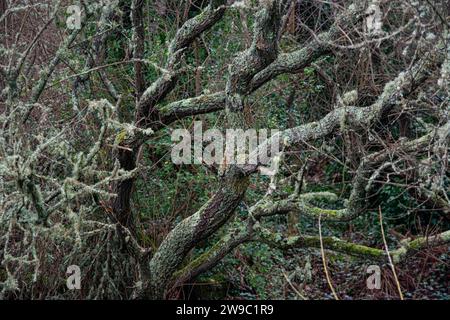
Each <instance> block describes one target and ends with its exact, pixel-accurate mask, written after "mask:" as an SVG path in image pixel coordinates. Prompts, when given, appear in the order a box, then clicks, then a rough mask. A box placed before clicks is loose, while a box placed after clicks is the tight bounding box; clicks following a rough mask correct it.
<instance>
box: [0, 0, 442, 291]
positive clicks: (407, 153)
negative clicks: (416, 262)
mask: <svg viewBox="0 0 450 320" xmlns="http://www.w3.org/2000/svg"><path fill="white" fill-rule="evenodd" d="M70 5H73V3H70V2H69V1H63V0H58V1H46V0H41V1H39V0H36V1H21V0H18V1H10V0H6V1H3V2H2V7H0V22H1V26H0V29H1V35H0V39H1V42H0V53H1V57H0V89H1V92H0V126H1V128H0V131H1V134H0V262H1V264H0V297H1V298H34V299H51V298H64V299H99V298H120V299H132V298H179V297H184V295H183V294H185V291H186V287H187V286H186V284H195V282H196V279H199V278H201V277H206V278H209V279H214V277H215V273H221V272H222V277H221V281H223V282H228V283H230V282H232V278H233V277H238V276H237V275H236V272H237V273H239V272H243V271H242V270H241V269H239V268H238V267H235V266H234V265H233V263H235V261H233V259H234V258H236V259H241V260H243V261H244V262H245V261H246V259H247V258H245V259H244V258H242V255H244V253H242V252H241V253H240V251H239V250H243V251H247V252H250V254H248V256H249V257H248V259H253V258H255V261H257V262H252V263H255V264H258V259H257V257H258V255H261V254H262V253H261V249H260V246H264V248H271V249H270V250H273V252H277V253H279V256H280V257H281V256H282V257H283V258H280V259H279V260H278V261H277V262H276V265H275V266H273V265H272V266H271V267H270V268H272V270H284V269H289V268H290V267H289V263H290V262H289V260H290V258H289V257H290V256H289V255H294V256H296V258H292V259H297V258H298V257H308V260H307V261H308V262H307V263H310V262H309V261H310V257H311V255H313V254H312V253H311V252H312V251H313V252H316V253H320V258H321V259H322V260H323V264H324V265H325V270H326V265H327V263H326V256H328V255H331V256H333V255H334V254H335V253H340V254H343V255H344V256H345V257H344V256H340V255H339V256H336V257H337V258H336V259H338V260H344V261H346V263H347V264H350V265H351V264H353V263H355V261H370V263H371V264H379V265H388V266H389V268H390V270H395V265H397V264H399V263H403V262H404V261H412V259H414V255H415V254H416V253H417V252H426V251H427V250H433V249H432V247H434V248H435V247H438V248H440V249H438V250H441V252H444V255H445V254H446V253H448V243H449V242H450V231H449V227H450V224H449V218H450V200H449V197H450V191H449V190H450V188H449V186H450V176H449V168H448V164H449V140H450V139H449V135H450V114H449V112H450V104H449V102H450V96H449V82H450V46H449V41H450V33H449V23H450V18H449V11H450V7H449V6H450V4H449V3H448V1H445V0H439V1H436V0H434V1H429V0H394V1H393V0H367V1H359V0H358V1H351V0H339V1H333V2H324V1H316V0H307V1H295V0H265V1H262V0H260V1H256V0H255V1H251V0H243V1H231V0H230V1H226V0H208V1H207V0H197V1H191V0H189V1H181V2H179V1H170V0H129V1H126V0H121V1H118V0H117V1H115V0H109V1H103V2H101V3H97V2H96V1H79V2H77V4H76V5H77V6H78V8H79V9H80V12H81V13H82V16H81V20H80V22H81V24H80V27H79V28H68V26H67V21H68V20H67V18H68V13H67V11H66V9H67V7H68V6H70ZM194 120H201V121H202V123H203V125H204V126H205V127H208V128H218V129H220V130H224V129H227V128H234V129H248V128H274V129H279V130H280V131H279V132H278V133H277V134H275V135H273V136H271V137H269V138H268V140H267V141H265V142H264V143H265V144H270V143H271V142H273V141H275V140H277V141H278V142H279V143H280V145H281V146H282V151H281V152H280V153H278V154H276V155H273V159H272V162H273V164H272V167H273V168H275V170H274V172H272V173H271V174H270V176H268V177H267V176H264V175H260V174H259V172H260V171H261V170H262V169H261V167H260V165H259V164H254V165H238V164H230V163H227V162H226V161H224V162H223V163H222V164H221V165H217V166H215V165H206V164H205V165H202V166H199V165H175V164H173V163H172V162H171V160H170V147H171V142H170V134H171V132H172V130H173V129H175V128H188V129H190V130H192V123H193V121H194ZM262 150H263V148H260V149H257V150H256V152H257V153H258V152H263V151H262ZM317 222H319V223H318V224H317ZM380 225H381V226H384V229H381V230H383V234H382V235H380V234H379V230H380ZM358 228H360V229H361V231H358ZM375 229H376V231H375V232H374V231H373V230H375ZM384 231H388V232H386V233H387V234H384ZM389 231H390V232H389ZM364 232H367V234H363V233H364ZM386 237H387V242H388V247H389V249H388V248H386V247H385V246H384V244H383V242H382V241H381V240H382V239H385V238H386ZM321 249H322V250H321ZM262 250H263V251H267V250H266V249H262ZM311 250H312V251H311ZM252 254H253V255H254V257H252ZM264 254H265V253H264ZM230 257H231V258H230ZM240 257H241V258H240ZM333 257H334V256H333ZM347 257H353V258H352V259H350V260H349V259H348V258H347ZM354 259H356V260H354ZM437 260H439V259H437ZM292 261H293V260H292ZM260 263H261V265H264V263H263V262H261V261H260ZM271 263H273V261H272V262H271ZM284 263H286V265H283V264H284ZM442 263H444V264H445V263H448V262H446V261H443V262H442ZM70 265H78V266H79V267H80V269H81V270H82V280H81V281H82V289H81V290H68V288H67V287H66V277H67V274H66V270H67V267H68V266H70ZM228 265H229V266H231V267H228V268H227V266H228ZM224 268H225V269H226V270H227V271H226V272H225V271H224ZM248 268H250V269H251V267H248ZM270 268H269V269H270ZM296 268H297V266H296V267H294V269H295V270H296V271H295V272H293V273H292V274H291V275H290V276H289V275H286V274H285V273H283V275H282V276H281V277H280V278H281V279H282V280H279V279H278V280H273V281H283V282H284V283H283V285H287V287H288V290H289V291H290V292H291V293H292V295H290V296H289V295H288V297H297V298H298V297H301V298H305V295H306V296H307V294H305V291H304V290H305V286H304V283H303V282H305V281H306V280H305V276H304V275H302V276H301V277H300V279H298V277H297V276H298V274H299V272H300V271H298V270H297V269H296ZM389 268H388V270H389ZM266 271H268V270H266ZM251 272H254V271H251ZM280 272H281V271H280ZM302 272H303V273H304V271H301V272H300V273H302ZM444 272H446V271H444ZM263 273H264V272H263ZM303 273H302V274H303ZM225 274H228V275H229V276H225ZM205 275H206V276H205ZM283 276H284V277H283ZM393 277H394V280H392V281H394V282H395V283H397V284H398V289H399V290H400V292H401V290H402V289H401V288H402V286H404V285H405V284H404V283H403V282H402V281H403V280H402V279H400V282H399V280H398V279H397V275H396V273H395V272H393ZM243 278H245V276H242V277H241V280H240V289H241V291H242V290H244V287H245V286H246V285H244V284H243V283H244V282H245V281H244V280H242V279H243ZM327 279H328V274H327ZM237 282H239V281H237ZM250 282H251V281H250ZM296 282H298V283H296ZM327 283H328V285H329V287H330V288H328V287H326V288H325V289H324V290H327V291H328V290H332V292H333V293H334V297H335V298H338V294H339V293H338V294H336V293H335V292H334V288H333V285H332V281H329V280H328V282H327ZM258 285H259V283H258V282H257V281H253V283H251V284H250V285H249V286H250V287H251V286H253V288H251V290H256V291H257V289H255V287H258ZM245 290H247V289H245ZM251 290H250V291H251ZM302 292H303V293H302ZM394 294H397V293H396V292H395V291H394ZM401 295H402V294H401V293H400V296H401ZM205 296H208V295H203V296H202V294H201V293H199V297H200V298H202V297H205ZM224 296H230V294H228V293H227V294H225V295H223V294H222V295H221V296H220V297H224ZM261 296H263V295H262V294H258V295H257V297H261ZM272 297H273V296H272Z"/></svg>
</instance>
